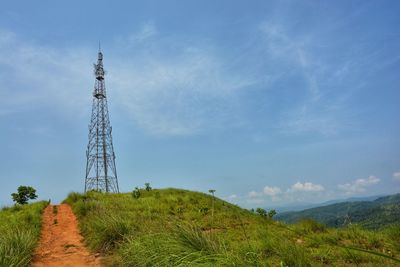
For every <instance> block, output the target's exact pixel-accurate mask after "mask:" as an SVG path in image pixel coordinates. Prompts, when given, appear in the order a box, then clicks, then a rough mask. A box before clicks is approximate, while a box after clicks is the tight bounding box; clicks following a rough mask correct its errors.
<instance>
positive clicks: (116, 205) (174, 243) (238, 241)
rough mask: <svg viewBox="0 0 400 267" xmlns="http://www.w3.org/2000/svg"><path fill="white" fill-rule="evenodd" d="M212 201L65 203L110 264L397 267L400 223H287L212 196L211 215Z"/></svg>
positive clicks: (154, 195) (127, 198)
mask: <svg viewBox="0 0 400 267" xmlns="http://www.w3.org/2000/svg"><path fill="white" fill-rule="evenodd" d="M212 200H213V199H212V196H210V195H207V194H203V193H198V192H191V191H186V190H179V189H163V190H151V191H145V190H141V191H140V196H139V197H138V198H135V197H132V194H100V193H96V192H90V193H88V194H84V195H81V194H76V193H72V194H70V195H69V196H68V197H67V199H66V200H65V202H67V203H69V204H71V205H72V207H73V210H74V212H75V213H76V214H77V216H78V217H79V219H80V228H81V230H82V232H83V235H84V237H85V240H86V242H87V243H88V245H89V246H90V247H91V248H92V249H93V250H95V251H99V252H101V253H103V255H112V260H110V261H108V263H109V265H110V266H143V267H147V266H160V267H164V266H357V265H360V266H397V263H396V262H395V261H393V260H391V258H390V257H394V258H398V257H399V255H400V249H399V247H398V242H396V240H397V239H396V238H397V237H398V236H399V234H400V233H399V232H398V231H399V229H400V228H396V227H393V228H390V229H387V230H385V231H380V232H372V231H366V230H363V229H361V228H360V227H354V226H351V227H348V228H344V229H340V230H337V229H330V228H327V227H325V226H324V225H321V224H319V223H317V222H315V221H311V220H305V221H302V222H301V223H298V224H295V225H286V224H283V223H281V222H276V221H274V220H271V219H265V218H262V217H260V216H258V215H256V214H254V213H252V212H250V211H247V210H244V209H241V208H239V207H237V206H235V205H232V204H230V203H227V202H225V201H223V200H220V199H218V198H215V200H214V216H212V212H211V209H212ZM389 235H392V236H393V238H391V237H389ZM397 241H398V240H397ZM356 249H359V250H356ZM368 252H371V253H368ZM379 254H382V255H384V256H385V257H380V256H379ZM386 256H387V257H386ZM106 258H107V257H106ZM106 262H107V261H106Z"/></svg>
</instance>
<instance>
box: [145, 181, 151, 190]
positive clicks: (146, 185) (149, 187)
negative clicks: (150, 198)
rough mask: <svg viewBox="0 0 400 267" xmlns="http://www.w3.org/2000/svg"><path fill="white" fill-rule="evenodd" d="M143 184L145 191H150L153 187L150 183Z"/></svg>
mask: <svg viewBox="0 0 400 267" xmlns="http://www.w3.org/2000/svg"><path fill="white" fill-rule="evenodd" d="M144 186H145V189H146V191H150V190H151V189H153V188H151V186H150V183H145V184H144Z"/></svg>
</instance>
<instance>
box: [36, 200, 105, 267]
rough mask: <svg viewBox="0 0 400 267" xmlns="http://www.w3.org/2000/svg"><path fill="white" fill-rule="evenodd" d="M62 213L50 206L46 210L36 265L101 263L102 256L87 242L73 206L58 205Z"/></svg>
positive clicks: (61, 266) (73, 266) (59, 266)
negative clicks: (95, 252)
mask: <svg viewBox="0 0 400 267" xmlns="http://www.w3.org/2000/svg"><path fill="white" fill-rule="evenodd" d="M57 210H58V212H54V211H53V205H49V206H48V207H47V208H46V209H45V210H44V213H43V226H42V233H41V239H40V241H39V245H38V247H37V249H36V251H35V255H34V259H33V266H34V267H44V266H46V267H49V266H50V267H52V266H54V267H67V266H68V267H81V266H82V267H83V266H85V267H86V266H101V265H100V258H96V257H95V256H94V255H92V254H91V253H90V252H89V251H88V250H87V249H86V248H85V246H84V245H83V243H82V239H83V238H82V236H81V235H80V234H79V230H78V222H77V219H76V217H75V215H74V214H73V212H72V210H71V207H70V206H68V205H67V204H61V205H57Z"/></svg>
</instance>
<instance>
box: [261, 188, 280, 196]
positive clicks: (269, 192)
mask: <svg viewBox="0 0 400 267" xmlns="http://www.w3.org/2000/svg"><path fill="white" fill-rule="evenodd" d="M263 192H264V194H265V195H267V196H270V197H274V196H277V195H279V194H281V193H282V190H281V189H280V188H279V187H276V186H272V187H270V186H266V187H264V190H263Z"/></svg>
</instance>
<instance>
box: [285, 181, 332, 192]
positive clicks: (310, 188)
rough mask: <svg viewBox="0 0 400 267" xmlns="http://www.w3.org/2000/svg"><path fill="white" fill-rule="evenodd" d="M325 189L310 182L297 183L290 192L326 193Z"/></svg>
mask: <svg viewBox="0 0 400 267" xmlns="http://www.w3.org/2000/svg"><path fill="white" fill-rule="evenodd" d="M324 190H325V189H324V187H323V186H322V185H319V184H313V183H310V182H305V183H301V182H297V183H295V184H294V185H292V186H291V188H290V189H289V191H290V192H319V191H324Z"/></svg>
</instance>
